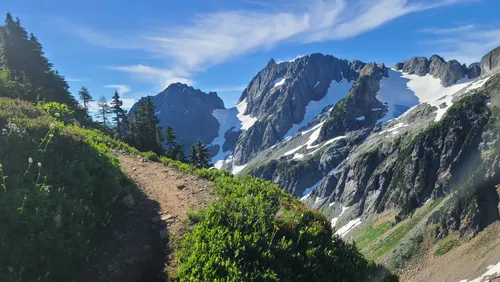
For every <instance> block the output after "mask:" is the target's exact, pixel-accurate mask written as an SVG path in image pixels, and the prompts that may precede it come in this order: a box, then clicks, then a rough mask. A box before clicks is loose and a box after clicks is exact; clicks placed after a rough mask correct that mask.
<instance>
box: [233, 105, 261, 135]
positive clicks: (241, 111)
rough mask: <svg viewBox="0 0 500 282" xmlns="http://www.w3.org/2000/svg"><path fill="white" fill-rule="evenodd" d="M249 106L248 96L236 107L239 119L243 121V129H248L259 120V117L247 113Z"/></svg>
mask: <svg viewBox="0 0 500 282" xmlns="http://www.w3.org/2000/svg"><path fill="white" fill-rule="evenodd" d="M247 106H248V102H247V99H246V98H245V99H244V100H243V101H241V102H240V103H239V104H238V105H236V109H237V110H238V114H237V115H236V117H238V119H239V120H240V121H241V130H248V129H249V128H250V127H252V126H253V125H254V124H255V122H256V121H257V118H255V117H251V116H249V115H248V116H247V115H245V110H246V109H247Z"/></svg>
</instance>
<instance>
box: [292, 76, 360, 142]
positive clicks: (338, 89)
mask: <svg viewBox="0 0 500 282" xmlns="http://www.w3.org/2000/svg"><path fill="white" fill-rule="evenodd" d="M353 83H354V81H351V82H348V81H346V80H344V79H342V80H341V81H340V82H337V81H335V80H332V81H331V83H330V86H329V87H328V91H327V92H326V94H325V97H323V99H321V100H319V101H310V102H309V104H307V106H306V113H305V114H304V119H303V120H302V121H301V122H300V123H297V124H294V125H293V126H292V128H290V130H288V132H287V133H286V134H285V136H283V138H287V137H288V136H292V135H294V134H295V133H297V132H298V130H299V129H300V128H302V127H304V126H307V125H308V124H309V123H310V122H311V121H312V120H313V119H314V118H315V117H317V116H318V115H319V114H321V112H322V111H323V109H324V108H326V107H328V106H330V105H334V104H336V103H337V102H338V101H340V99H342V98H343V97H344V96H345V95H346V94H347V93H348V92H349V90H350V89H351V87H352V84H353ZM318 84H319V81H318V83H316V86H317V85H318ZM316 86H315V87H316Z"/></svg>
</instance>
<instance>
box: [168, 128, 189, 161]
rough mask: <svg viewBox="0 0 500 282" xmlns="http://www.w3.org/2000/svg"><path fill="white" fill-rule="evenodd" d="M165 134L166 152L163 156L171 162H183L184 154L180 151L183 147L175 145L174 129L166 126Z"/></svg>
mask: <svg viewBox="0 0 500 282" xmlns="http://www.w3.org/2000/svg"><path fill="white" fill-rule="evenodd" d="M166 132H167V134H166V135H165V137H166V145H167V146H166V150H165V155H166V156H167V158H170V159H172V160H178V161H183V162H185V159H186V157H185V156H184V152H183V151H182V147H183V145H181V144H179V143H177V140H176V137H175V132H174V129H173V128H172V127H171V126H167V131H166Z"/></svg>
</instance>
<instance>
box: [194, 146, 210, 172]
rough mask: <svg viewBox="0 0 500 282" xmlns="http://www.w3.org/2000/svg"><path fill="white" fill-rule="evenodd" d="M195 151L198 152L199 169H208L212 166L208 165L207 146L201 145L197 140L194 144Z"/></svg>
mask: <svg viewBox="0 0 500 282" xmlns="http://www.w3.org/2000/svg"><path fill="white" fill-rule="evenodd" d="M196 151H197V152H198V163H199V167H202V168H209V167H210V166H211V165H212V164H211V163H210V154H209V153H208V149H207V146H205V145H203V143H201V141H200V140H198V143H196Z"/></svg>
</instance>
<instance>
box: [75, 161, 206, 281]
mask: <svg viewBox="0 0 500 282" xmlns="http://www.w3.org/2000/svg"><path fill="white" fill-rule="evenodd" d="M114 153H115V155H116V156H117V157H118V158H119V159H120V164H121V168H122V171H123V172H124V173H125V174H126V175H127V176H129V177H130V178H131V179H132V180H133V181H134V183H135V184H136V186H137V188H138V189H137V190H136V192H135V193H134V194H133V195H128V197H129V198H130V197H133V200H132V202H131V203H129V204H128V206H129V211H128V212H127V214H126V215H125V219H124V220H123V221H122V222H121V223H120V224H117V225H116V226H114V228H113V231H112V232H111V234H112V235H111V237H110V238H109V239H108V240H105V241H103V242H101V245H102V248H101V249H100V250H97V251H96V252H95V254H94V255H93V256H92V258H91V261H90V262H89V264H90V267H89V268H90V269H89V271H88V272H90V273H87V274H84V275H78V276H79V278H78V279H76V280H75V281H78V282H79V281H82V282H83V281H123V282H132V281H155V282H157V281H158V282H159V281H170V279H169V277H168V276H169V275H168V274H169V273H173V271H175V269H176V267H177V262H176V259H175V257H174V255H173V249H174V244H178V243H179V240H176V239H177V238H181V237H182V235H183V233H184V232H185V231H186V230H187V229H188V228H189V226H190V225H189V221H188V220H187V216H186V212H187V211H188V210H193V209H197V208H202V207H205V206H206V205H207V203H209V202H210V201H211V200H213V199H214V198H215V193H214V189H213V188H214V184H213V183H212V182H210V181H208V180H205V179H200V178H198V177H196V176H194V175H190V174H186V173H183V172H180V171H178V170H176V169H174V168H171V167H168V166H165V165H163V164H161V163H156V162H151V161H148V160H146V159H144V158H142V157H138V156H132V155H129V154H125V153H120V152H114ZM124 200H125V199H124ZM166 254H168V255H166Z"/></svg>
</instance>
